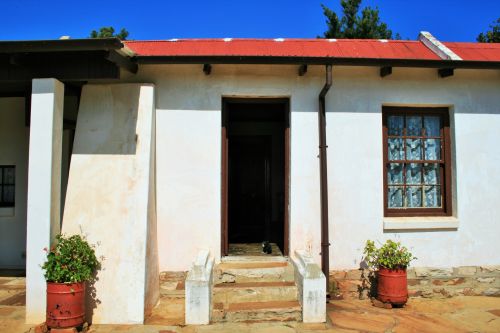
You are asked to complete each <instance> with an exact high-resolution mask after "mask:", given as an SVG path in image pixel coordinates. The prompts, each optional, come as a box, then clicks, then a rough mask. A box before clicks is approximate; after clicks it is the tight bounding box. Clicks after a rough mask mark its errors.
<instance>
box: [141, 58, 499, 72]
mask: <svg viewBox="0 0 500 333" xmlns="http://www.w3.org/2000/svg"><path fill="white" fill-rule="evenodd" d="M133 60H134V61H135V62H137V63H138V64H249V65H260V64H264V65H265V64H277V65H303V64H308V65H332V66H372V67H385V66H392V67H416V68H450V67H453V68H456V69H500V61H471V60H445V59H437V60H423V59H381V58H333V57H293V56H188V55H186V56H185V55H180V56H135V57H134V58H133Z"/></svg>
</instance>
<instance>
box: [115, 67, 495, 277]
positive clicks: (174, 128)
mask: <svg viewBox="0 0 500 333" xmlns="http://www.w3.org/2000/svg"><path fill="white" fill-rule="evenodd" d="M201 68H202V66H201V65H163V66H160V65H154V66H153V65H149V66H146V65H143V66H141V67H140V71H139V74H138V75H137V76H129V77H126V78H125V80H128V81H131V82H133V81H135V82H141V81H142V82H152V83H155V84H156V87H157V98H156V104H157V106H156V108H157V137H156V139H157V145H156V148H157V163H156V167H157V172H158V173H157V202H158V250H159V260H160V270H163V271H166V270H168V271H176V270H187V269H188V267H189V264H190V262H191V261H192V260H193V258H194V257H195V256H196V253H197V252H198V250H199V249H201V248H207V249H209V250H210V252H211V253H213V254H214V255H215V257H216V260H217V259H219V258H220V172H221V169H220V167H221V163H220V159H221V152H220V149H221V146H220V140H221V138H220V127H221V111H220V110H221V99H222V97H223V96H227V97H230V96H240V97H283V96H288V97H290V99H291V104H290V107H291V111H292V115H291V192H290V196H291V197H290V242H291V244H290V245H291V247H290V251H291V252H292V253H293V251H294V250H296V249H305V250H308V251H310V252H311V253H312V254H313V256H314V258H315V260H316V261H317V262H319V252H320V205H319V161H318V158H317V155H318V125H317V109H318V93H319V91H320V90H321V88H322V86H323V84H324V68H323V67H320V66H310V68H309V71H308V73H307V74H306V75H305V76H303V77H299V76H298V75H297V67H296V66H267V65H260V66H250V65H245V66H243V65H240V66H237V65H231V66H229V65H215V66H213V70H212V74H211V75H209V76H206V75H204V74H203V72H202V70H201ZM378 73H379V69H378V68H349V67H344V68H334V71H333V77H334V79H333V86H332V88H331V90H330V92H329V94H328V95H327V101H326V103H327V112H328V114H327V140H328V145H329V149H328V171H329V173H328V177H329V178H328V184H329V208H330V240H331V243H332V247H331V250H330V254H331V255H330V264H331V269H343V268H356V267H358V265H359V260H360V258H361V254H362V248H363V246H364V243H365V241H366V240H367V239H376V240H380V241H383V240H385V239H386V238H396V239H399V240H401V241H402V242H404V243H405V244H406V245H408V246H409V247H410V248H411V249H412V250H413V252H414V254H415V255H416V256H417V257H419V260H418V261H417V262H416V263H415V266H460V265H478V264H499V263H500V259H499V258H497V257H498V256H497V257H494V256H492V255H491V253H498V252H500V243H499V242H498V241H497V240H496V239H497V238H498V235H499V234H500V223H499V222H500V221H499V220H500V206H498V205H495V202H497V201H498V200H499V199H500V194H499V192H498V190H497V189H498V188H500V176H499V172H498V162H499V161H498V159H499V156H500V151H499V150H500V145H498V142H500V109H499V108H500V91H499V87H500V73H498V72H495V71H471V70H457V71H455V76H453V77H449V78H446V79H440V78H438V76H437V73H436V70H430V69H399V68H395V69H394V72H393V74H392V75H391V76H388V77H385V78H380V76H379V74H378ZM382 105H414V106H417V105H418V106H425V105H428V106H450V107H451V110H452V114H451V118H452V119H451V120H452V123H453V125H452V126H453V127H454V129H453V133H454V143H453V145H454V147H455V148H456V158H455V159H454V165H456V166H457V167H456V177H455V182H456V195H455V197H456V202H455V207H456V208H457V213H456V216H457V217H458V219H459V223H460V226H459V229H458V230H455V231H439V232H438V231H434V232H430V231H412V232H404V233H403V232H401V233H393V232H391V233H384V230H383V191H384V190H383V178H382V175H383V165H382V114H381V111H382ZM478 175H481V176H478Z"/></svg>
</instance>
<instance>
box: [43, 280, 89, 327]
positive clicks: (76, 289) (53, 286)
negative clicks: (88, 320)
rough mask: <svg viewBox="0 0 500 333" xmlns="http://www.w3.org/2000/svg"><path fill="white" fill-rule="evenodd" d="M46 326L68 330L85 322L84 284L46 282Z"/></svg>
mask: <svg viewBox="0 0 500 333" xmlns="http://www.w3.org/2000/svg"><path fill="white" fill-rule="evenodd" d="M46 315H47V318H46V320H47V326H48V327H49V328H70V327H77V326H80V325H82V324H83V323H84V322H85V282H79V283H55V282H47V312H46Z"/></svg>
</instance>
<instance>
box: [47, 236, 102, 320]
mask: <svg viewBox="0 0 500 333" xmlns="http://www.w3.org/2000/svg"><path fill="white" fill-rule="evenodd" d="M44 250H45V251H46V252H47V261H46V262H45V263H44V264H43V266H42V269H43V270H45V274H44V275H45V280H46V281H47V312H46V317H47V318H46V320H47V322H46V324H47V326H48V327H49V328H69V327H78V326H80V325H82V324H83V323H84V322H85V283H86V282H87V281H89V280H91V279H92V277H93V274H94V272H95V270H96V269H97V267H98V265H99V261H98V260H97V258H96V255H95V251H94V247H93V246H91V245H89V243H88V242H87V241H86V240H85V239H84V238H82V237H81V236H80V235H73V236H69V237H66V236H64V235H57V236H56V244H55V245H54V246H53V247H52V248H51V249H50V251H49V250H47V249H44Z"/></svg>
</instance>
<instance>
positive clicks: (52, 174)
mask: <svg viewBox="0 0 500 333" xmlns="http://www.w3.org/2000/svg"><path fill="white" fill-rule="evenodd" d="M63 106H64V84H63V83H61V82H59V81H58V80H56V79H34V80H33V87H32V95H31V122H30V146H29V167H28V212H27V214H28V218H27V241H26V244H27V245H26V247H27V249H26V255H27V257H26V323H28V324H38V323H41V322H44V321H45V307H46V295H45V293H46V286H45V279H44V276H43V271H42V269H41V265H42V264H43V263H44V261H45V258H46V257H45V254H46V253H45V252H44V251H43V248H45V247H46V248H49V247H50V245H51V242H52V241H53V239H54V237H55V235H56V234H58V233H59V230H60V221H61V217H60V205H61V150H62V129H63Z"/></svg>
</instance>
